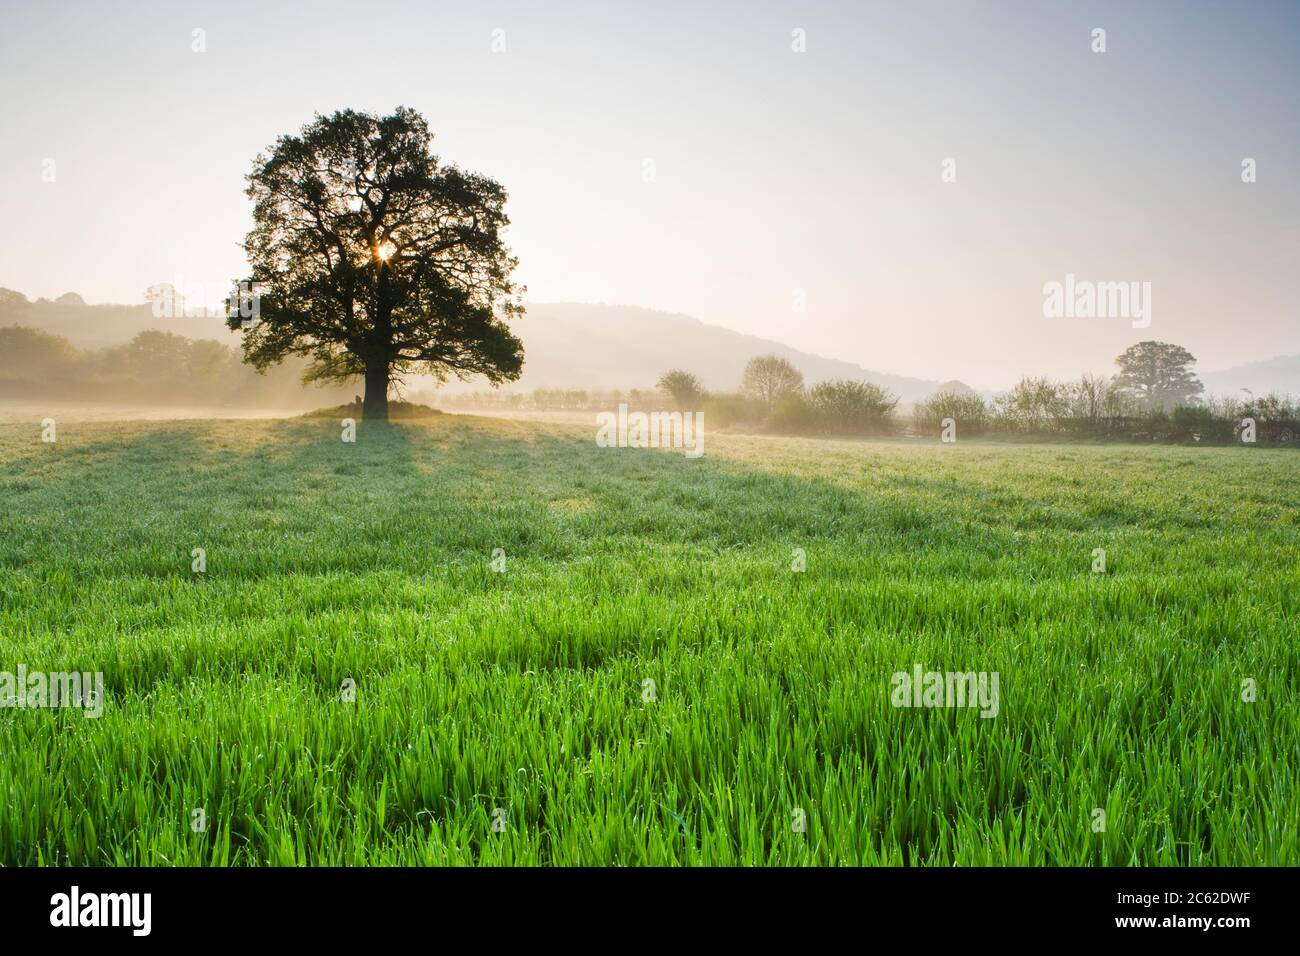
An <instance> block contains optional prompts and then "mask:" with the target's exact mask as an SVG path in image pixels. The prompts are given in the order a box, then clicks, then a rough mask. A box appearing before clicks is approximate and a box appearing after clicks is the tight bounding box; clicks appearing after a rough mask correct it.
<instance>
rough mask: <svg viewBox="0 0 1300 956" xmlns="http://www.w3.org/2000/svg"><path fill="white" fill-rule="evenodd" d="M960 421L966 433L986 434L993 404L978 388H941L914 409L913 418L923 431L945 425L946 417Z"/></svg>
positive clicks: (928, 431) (960, 425) (927, 431)
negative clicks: (969, 389) (976, 390)
mask: <svg viewBox="0 0 1300 956" xmlns="http://www.w3.org/2000/svg"><path fill="white" fill-rule="evenodd" d="M945 418H951V419H952V420H953V421H955V422H957V423H958V427H959V428H960V429H961V433H962V434H963V435H982V434H984V432H985V431H986V430H987V428H988V424H989V407H988V405H986V404H985V402H984V399H983V397H982V396H981V395H980V394H979V393H978V392H970V393H964V392H949V391H939V392H937V393H935V394H934V395H931V396H930V397H929V398H928V399H926V400H925V401H924V402H917V403H916V405H915V406H913V409H912V419H913V421H914V422H915V424H916V427H917V428H919V429H920V430H921V431H922V432H926V433H930V432H933V431H935V430H936V429H938V428H940V427H942V424H943V420H944V419H945Z"/></svg>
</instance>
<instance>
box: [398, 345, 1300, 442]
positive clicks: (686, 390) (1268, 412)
mask: <svg viewBox="0 0 1300 956" xmlns="http://www.w3.org/2000/svg"><path fill="white" fill-rule="evenodd" d="M1195 361H1196V360H1195V358H1194V357H1193V356H1192V355H1191V353H1189V352H1188V351H1187V350H1186V349H1184V348H1182V347H1181V346H1178V345H1171V344H1169V343H1165V342H1139V343H1138V344H1136V345H1134V346H1132V347H1130V348H1129V349H1127V350H1126V351H1125V352H1124V353H1123V354H1121V355H1120V356H1118V357H1117V358H1116V360H1115V364H1116V367H1117V369H1118V371H1117V374H1115V375H1114V376H1113V377H1109V378H1107V377H1104V376H1097V375H1084V376H1082V377H1080V378H1079V379H1077V380H1075V381H1071V382H1058V381H1052V380H1050V379H1047V378H1043V377H1032V376H1031V377H1025V378H1022V379H1021V380H1020V381H1019V382H1017V383H1016V384H1015V386H1014V387H1013V388H1012V389H1011V390H1010V391H1008V392H1006V393H1004V394H1001V395H995V396H990V397H985V396H982V395H980V394H979V393H978V392H975V391H974V390H972V389H970V388H968V387H966V386H964V385H962V384H961V383H959V382H953V383H948V384H946V385H944V386H942V387H941V388H940V389H939V391H938V392H936V393H935V394H934V395H932V396H931V397H930V398H928V399H926V400H925V401H921V402H917V403H916V404H915V405H914V407H913V409H912V415H911V418H910V419H907V418H906V417H904V416H902V415H900V414H899V410H898V399H897V397H896V396H894V395H892V394H891V393H889V392H887V391H885V390H884V389H882V388H880V387H879V386H877V385H874V384H871V383H869V382H860V381H854V380H848V379H841V380H836V381H827V382H819V383H817V384H815V385H813V386H811V387H806V386H805V384H804V379H803V375H802V374H801V373H800V372H799V370H798V369H797V368H796V367H795V366H794V365H793V364H792V363H791V362H790V361H789V360H787V359H785V358H782V357H780V356H777V355H762V356H758V357H756V358H753V359H751V360H750V361H749V362H748V363H747V364H746V365H745V368H744V371H743V373H742V375H741V380H740V382H739V383H738V387H737V388H736V389H735V391H731V392H711V391H709V390H707V389H706V388H705V387H704V385H703V383H702V382H701V381H700V379H699V378H698V377H697V376H696V375H695V374H693V373H692V372H690V371H688V370H685V369H680V368H678V369H671V370H669V371H667V372H665V373H664V374H663V375H662V376H661V377H660V378H659V381H658V383H657V385H656V388H655V389H630V390H627V391H622V390H604V391H602V390H586V389H559V388H539V389H535V390H534V391H532V392H529V393H525V392H499V391H493V392H476V393H473V394H468V395H460V396H454V397H450V396H444V397H438V396H432V395H430V396H429V398H430V399H431V400H436V401H438V403H439V404H443V405H451V406H461V407H466V408H474V407H478V408H483V407H486V408H498V409H527V410H538V411H592V410H595V411H600V410H605V409H611V408H614V407H616V406H617V405H619V404H620V403H623V402H626V403H628V404H629V405H631V406H633V407H636V408H640V409H654V408H663V407H665V406H668V407H672V408H676V409H679V410H682V411H703V412H704V415H705V421H706V422H707V424H708V425H709V427H713V428H722V429H735V430H744V431H765V432H772V433H778V434H796V435H799V434H803V435H825V436H844V437H854V436H864V437H865V436H871V435H890V434H904V433H910V434H913V435H919V436H938V434H939V432H940V430H941V428H942V427H943V424H944V422H945V420H947V419H951V420H952V421H953V422H955V423H956V428H957V434H958V435H959V436H961V437H967V438H974V437H979V436H982V435H988V436H1000V437H1014V436H1038V437H1051V436H1057V437H1067V438H1070V437H1072V438H1097V439H1114V440H1129V441H1148V440H1153V441H1203V442H1229V441H1234V440H1236V439H1237V438H1238V436H1239V434H1240V431H1241V428H1242V423H1243V421H1244V420H1246V419H1251V420H1253V421H1254V422H1255V423H1256V428H1257V440H1258V441H1260V442H1265V443H1267V442H1287V441H1293V440H1296V439H1297V438H1300V407H1297V402H1296V401H1295V400H1292V399H1291V398H1289V397H1287V396H1278V395H1267V396H1262V397H1257V396H1253V395H1249V394H1243V395H1242V396H1241V397H1234V396H1207V395H1205V390H1204V387H1203V386H1202V384H1201V382H1200V381H1199V379H1197V377H1196V375H1195V374H1194V373H1193V372H1192V365H1193V364H1194V363H1195ZM416 398H417V400H418V399H419V398H420V396H419V395H418V394H417V396H416Z"/></svg>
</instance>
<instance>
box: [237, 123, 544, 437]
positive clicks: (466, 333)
mask: <svg viewBox="0 0 1300 956" xmlns="http://www.w3.org/2000/svg"><path fill="white" fill-rule="evenodd" d="M432 139H433V137H432V135H431V134H430V132H429V128H428V125H427V123H426V122H425V120H424V118H423V117H421V116H420V114H418V113H417V112H415V111H414V110H411V109H407V108H404V107H399V108H398V109H397V110H396V111H395V112H394V113H392V114H391V115H389V116H382V117H381V116H373V115H370V114H367V113H358V112H354V111H352V110H343V111H340V112H337V113H334V114H332V115H330V116H317V117H316V119H315V120H314V121H313V122H312V123H310V124H308V125H307V126H306V127H304V128H303V130H302V132H301V133H300V134H298V135H289V136H282V137H280V139H279V140H278V141H277V142H276V144H275V145H274V147H272V148H271V149H270V154H269V156H268V155H259V156H258V157H257V159H256V161H255V164H254V168H253V171H252V173H251V174H250V175H249V176H248V184H249V185H248V190H247V192H248V195H249V196H250V198H252V199H253V201H254V203H255V206H254V210H253V219H254V227H253V230H252V231H251V232H249V233H248V236H247V238H246V240H245V242H244V249H245V252H246V253H247V255H248V261H249V263H250V265H251V275H250V276H249V277H248V279H247V280H245V281H247V282H251V283H252V285H251V287H250V288H251V292H252V293H253V294H254V295H255V296H256V303H257V315H256V317H255V318H256V321H252V322H250V321H248V320H247V318H246V316H244V317H241V316H240V315H239V314H234V310H231V311H232V314H231V315H230V317H229V318H228V319H227V323H228V324H229V326H230V327H231V328H234V329H239V328H242V329H243V330H244V337H243V353H244V358H245V360H246V361H248V362H249V363H251V364H252V365H254V366H255V367H257V368H258V369H259V370H260V369H265V368H266V367H267V366H269V365H273V364H276V363H278V362H280V361H282V360H283V359H284V358H285V357H287V356H289V355H295V354H296V355H304V356H308V357H309V358H310V360H311V364H310V365H309V367H308V373H307V378H308V379H315V380H328V381H348V380H351V379H353V378H356V377H358V376H363V377H364V381H365V401H364V406H363V414H364V415H365V416H366V417H367V418H378V419H386V418H387V417H388V390H389V385H390V383H391V382H393V381H400V380H401V378H402V377H403V376H404V375H406V374H408V373H423V374H429V375H433V376H435V377H437V378H438V379H439V380H440V381H445V380H446V378H447V377H448V376H449V375H455V376H458V377H460V378H468V377H471V376H473V375H483V376H485V377H486V378H487V379H488V381H489V382H491V383H492V384H494V385H495V384H498V383H500V382H503V381H513V380H514V379H517V378H518V377H519V374H520V372H521V371H522V369H523V346H522V344H521V343H520V341H519V339H518V338H517V337H516V336H515V335H514V334H513V333H512V332H511V331H510V329H509V327H508V326H507V324H506V320H507V319H508V318H509V317H511V316H517V315H521V314H522V313H523V311H524V309H523V305H522V301H521V297H522V294H523V292H524V291H525V290H524V289H523V288H522V287H521V286H518V285H516V284H515V283H514V282H513V281H512V280H511V274H512V272H513V271H514V269H515V267H516V265H517V260H516V259H515V258H514V257H513V256H512V255H511V254H510V251H509V250H508V249H507V248H506V246H505V243H504V240H503V235H502V233H503V230H504V229H505V227H506V226H507V225H508V224H509V219H508V218H507V217H506V214H505V202H506V191H505V189H504V188H503V187H502V186H501V185H500V184H499V183H497V182H495V181H494V180H492V179H489V178H487V177H486V176H481V175H478V174H476V173H470V172H465V171H463V170H461V169H459V168H457V167H455V166H451V165H446V164H443V163H442V162H441V161H440V160H439V158H438V157H437V156H435V155H434V154H433V153H432V151H431V148H430V147H431V143H432ZM232 302H233V299H232Z"/></svg>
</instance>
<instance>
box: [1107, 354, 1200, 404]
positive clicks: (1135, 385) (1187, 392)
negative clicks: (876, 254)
mask: <svg viewBox="0 0 1300 956" xmlns="http://www.w3.org/2000/svg"><path fill="white" fill-rule="evenodd" d="M1195 363H1196V359H1195V358H1194V357H1193V355H1192V353H1191V352H1189V351H1187V349H1185V348H1183V347H1182V346H1181V345H1170V344H1169V343H1168V342H1139V343H1137V345H1130V346H1129V347H1128V348H1127V349H1125V350H1124V352H1123V354H1121V355H1120V356H1119V357H1118V358H1116V359H1115V364H1116V365H1117V366H1119V374H1118V375H1116V376H1115V381H1114V384H1115V387H1116V388H1117V389H1119V390H1120V391H1121V392H1123V393H1125V394H1127V395H1130V396H1131V397H1132V398H1134V399H1135V400H1137V401H1138V403H1139V404H1140V405H1142V406H1143V407H1144V408H1146V409H1147V410H1150V411H1154V410H1156V409H1165V410H1168V409H1170V408H1173V407H1174V406H1176V405H1190V404H1192V403H1193V402H1194V401H1196V399H1197V396H1199V395H1200V394H1201V393H1202V392H1203V391H1205V386H1203V385H1202V384H1201V380H1200V379H1198V378H1197V377H1196V375H1195V374H1194V373H1193V372H1192V365H1194V364H1195Z"/></svg>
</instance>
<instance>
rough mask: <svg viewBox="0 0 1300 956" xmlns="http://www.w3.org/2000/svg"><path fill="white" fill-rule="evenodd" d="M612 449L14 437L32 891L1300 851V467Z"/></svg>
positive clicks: (259, 432)
mask: <svg viewBox="0 0 1300 956" xmlns="http://www.w3.org/2000/svg"><path fill="white" fill-rule="evenodd" d="M593 434H594V428H593V427H586V426H583V427H577V426H565V425H539V424H522V423H517V422H506V421H493V420H487V419H475V418H467V417H460V416H444V417H443V418H440V419H437V420H433V421H430V422H428V423H421V424H405V425H394V426H390V427H388V428H384V427H381V426H366V425H365V424H362V425H361V426H360V430H359V437H358V441H357V443H356V444H345V443H343V442H341V441H340V430H339V426H338V424H337V423H336V422H329V421H315V420H296V421H273V422H268V421H242V422H237V421H222V422H172V423H165V424H162V423H130V424H110V423H96V424H83V425H78V424H75V423H71V422H68V423H63V422H60V424H59V431H58V442H57V443H56V444H52V445H51V444H42V443H41V442H40V440H39V436H40V429H39V427H38V426H36V425H34V424H33V425H0V670H6V671H11V672H12V671H15V670H16V668H17V666H18V665H19V664H24V665H26V667H27V669H28V670H42V671H59V670H64V671H71V670H78V671H102V672H103V673H104V679H105V686H106V691H107V695H106V697H107V699H106V704H105V709H104V712H103V715H102V716H100V717H98V718H93V719H92V718H88V717H87V716H85V715H84V714H83V713H81V712H79V711H77V710H75V709H64V710H50V709H44V710H32V709H19V708H5V709H0V748H2V753H3V759H0V793H2V794H3V800H2V801H0V863H3V864H38V863H39V864H51V863H57V864H63V863H71V864H83V865H96V864H143V865H155V864H162V865H167V864H216V865H224V864H273V865H285V864H341V863H355V864H444V863H446V864H469V863H485V864H537V863H542V864H627V865H636V864H676V863H695V864H724V865H726V864H795V865H799V864H903V863H908V864H931V865H950V864H954V863H956V864H1084V865H1092V864H1099V865H1126V864H1175V865H1212V864H1213V865H1218V864H1288V865H1296V864H1297V863H1300V743H1298V740H1300V695H1298V693H1297V691H1298V689H1300V664H1298V654H1297V646H1298V645H1300V624H1298V623H1297V621H1298V618H1297V612H1300V492H1298V489H1300V481H1298V479H1300V455H1297V454H1296V453H1295V452H1294V451H1290V450H1273V449H1264V448H1200V447H1197V448H1180V447H1149V448H1148V447H1131V446H1113V445H1112V446H1083V445H1002V444H988V443H979V442H961V443H958V444H956V445H940V444H939V443H937V442H935V443H922V442H918V441H905V440H897V441H882V442H872V443H853V442H820V441H812V440H794V439H790V440H786V439H771V438H745V437H724V436H718V435H714V434H710V436H709V440H708V443H707V445H706V454H705V456H704V457H703V458H702V459H699V460H694V461H692V460H688V459H686V458H685V457H684V456H683V455H681V454H680V453H670V452H657V451H643V450H637V449H630V450H628V449H622V450H620V449H601V448H597V447H596V445H595V443H594V441H593V437H592V436H593ZM194 548H203V549H205V550H206V561H207V570H206V573H203V574H195V573H193V572H192V571H191V552H192V549H194ZM496 548H501V549H504V551H505V554H506V559H505V570H504V571H503V572H497V571H495V570H494V569H493V568H492V566H491V562H492V552H493V549H496ZM796 548H802V549H804V551H805V553H806V568H807V569H806V571H804V572H803V573H796V572H795V571H793V570H792V552H793V550H794V549H796ZM1096 548H1104V549H1105V551H1106V564H1107V573H1105V574H1095V573H1093V572H1092V563H1093V551H1094V549H1096ZM917 664H920V665H922V667H923V669H925V670H937V671H946V670H953V671H977V672H997V673H998V674H999V675H1000V705H999V712H998V714H997V716H996V717H993V718H990V719H985V718H982V717H980V715H979V714H978V713H977V712H976V711H974V710H970V709H958V708H938V709H925V708H921V709H916V708H900V707H894V706H891V701H890V697H891V676H892V675H893V674H894V673H895V672H896V671H908V672H910V671H911V670H912V669H913V667H914V665H917ZM347 680H351V681H354V682H355V700H354V701H351V702H349V701H347V700H345V699H343V697H345V696H346V695H345V694H343V693H342V692H341V689H342V688H344V686H345V681H347ZM1246 680H1253V681H1254V682H1255V685H1256V688H1257V697H1256V699H1255V700H1254V701H1253V702H1248V701H1246V700H1243V681H1246ZM646 681H653V682H654V685H653V690H654V694H653V696H654V698H655V699H654V700H653V701H646V700H645V699H644V698H645V697H646V696H647V695H648V688H649V686H650V685H648V684H646V683H645V682H646ZM197 809H201V810H203V813H204V820H205V823H206V827H205V829H203V830H202V831H201V832H196V831H195V830H194V829H193V827H192V823H193V822H194V820H195V817H194V815H193V813H194V811H195V810H197ZM1097 809H1101V810H1104V812H1105V829H1104V830H1101V831H1100V832H1098V831H1097V829H1096V821H1097V820H1098V819H1099V817H1098V815H1097V814H1096V813H1095V810H1097ZM796 810H802V811H803V813H804V815H805V818H806V828H805V830H804V832H796V830H795V829H794V827H793V826H792V821H793V820H794V819H795V818H796V816H797V813H796ZM494 811H504V813H497V814H495V816H494ZM494 820H495V821H498V824H499V825H498V826H497V827H496V828H495V829H494V825H493V824H494ZM502 821H503V824H502Z"/></svg>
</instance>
